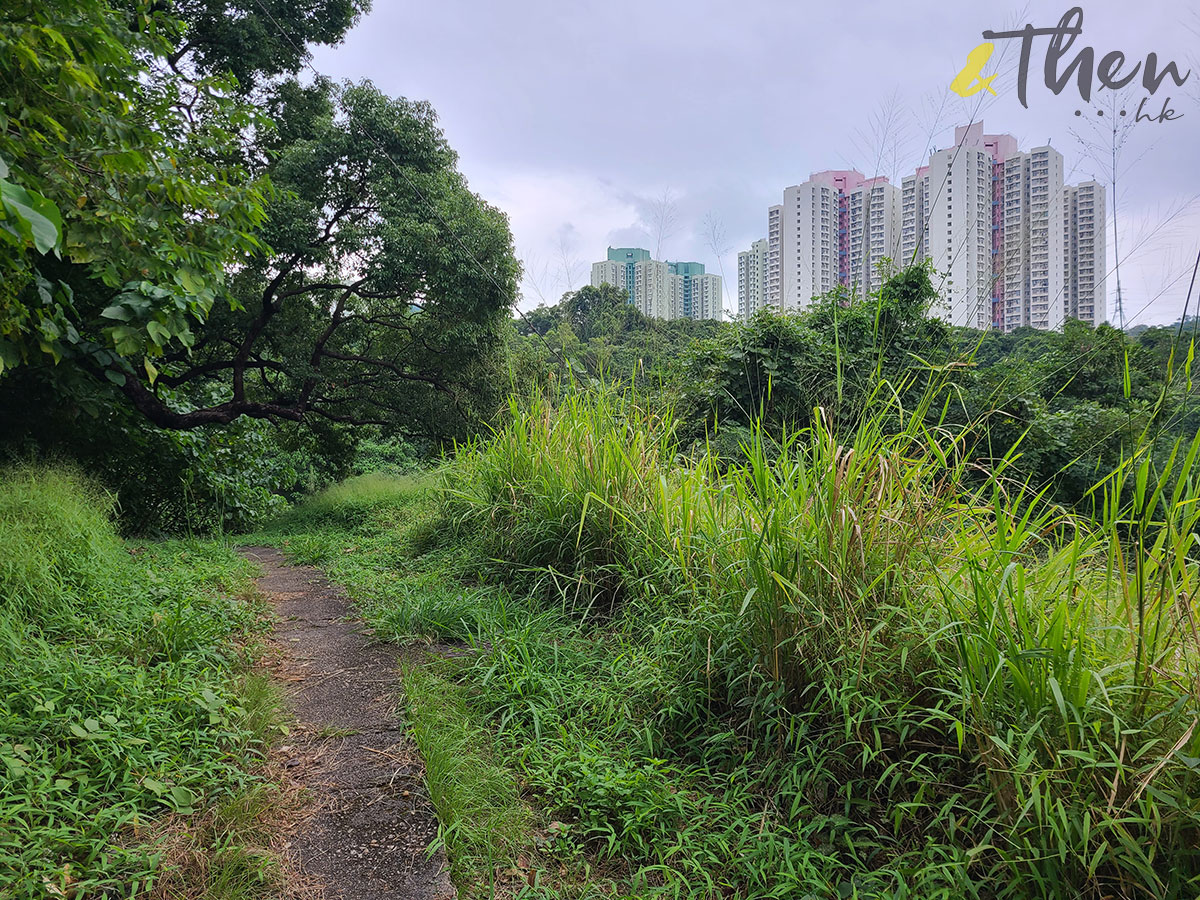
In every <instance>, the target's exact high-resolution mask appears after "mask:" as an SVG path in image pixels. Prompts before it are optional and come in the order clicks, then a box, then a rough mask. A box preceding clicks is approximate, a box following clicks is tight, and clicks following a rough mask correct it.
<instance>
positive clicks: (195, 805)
mask: <svg viewBox="0 0 1200 900" xmlns="http://www.w3.org/2000/svg"><path fill="white" fill-rule="evenodd" d="M110 512H111V497H110V496H109V495H107V494H105V493H104V492H103V491H100V490H98V489H97V488H95V487H94V486H92V485H90V484H89V483H87V482H86V481H85V480H83V479H82V478H81V477H80V476H78V475H77V474H74V473H72V472H70V471H69V470H56V469H42V468H21V469H16V470H9V471H6V472H4V473H3V475H2V476H0V545H2V546H3V547H4V553H3V554H2V555H0V896H2V897H6V898H14V900H16V898H25V897H47V896H53V897H76V896H84V897H93V896H113V895H119V896H130V895H131V894H132V893H136V892H138V891H150V892H154V891H157V890H159V889H160V888H162V887H164V886H167V885H170V884H171V883H172V882H173V881H175V880H177V879H178V878H179V877H180V876H179V871H178V870H179V868H180V866H181V865H184V864H186V863H188V861H189V859H192V862H193V864H194V862H195V860H194V858H195V857H202V861H203V863H204V865H202V866H196V868H198V869H199V871H201V872H202V873H203V876H202V877H196V876H195V873H191V875H192V876H193V877H192V878H191V880H190V881H189V882H188V885H187V887H188V889H189V890H196V889H201V888H204V887H205V886H206V885H208V886H209V887H212V886H216V885H222V886H223V890H224V891H225V893H222V894H220V896H225V897H231V898H233V897H250V896H269V895H270V892H271V891H272V890H273V888H274V886H275V880H276V878H277V875H278V872H277V870H276V864H275V863H274V861H273V860H272V858H271V857H269V856H268V855H266V854H265V853H262V852H260V851H259V850H258V849H257V845H256V844H255V843H254V837H253V834H252V832H253V830H254V827H255V817H256V816H257V815H258V814H259V813H261V812H262V811H263V810H264V809H265V808H266V805H268V804H269V802H270V799H271V795H270V791H269V790H268V789H267V788H266V787H265V786H264V785H261V784H259V780H258V778H257V776H255V774H254V773H253V770H254V768H255V761H256V760H260V759H261V758H262V755H263V751H264V749H265V747H266V746H267V742H268V741H269V739H270V738H271V737H272V736H273V729H274V727H275V714H274V703H275V701H274V700H273V693H272V691H271V690H270V689H269V687H268V686H267V685H266V684H265V683H264V682H262V681H261V680H260V679H257V678H255V677H252V676H250V675H249V674H248V672H247V670H246V662H247V661H248V657H247V653H248V648H250V647H251V646H252V644H253V640H252V639H253V637H254V635H255V633H256V632H257V630H258V615H257V611H256V608H255V606H254V605H253V604H252V603H249V602H247V601H245V600H235V599H232V596H231V594H233V593H242V592H244V591H245V590H246V589H247V587H248V575H249V574H250V573H249V568H250V567H249V566H248V565H247V564H246V563H245V562H244V561H243V560H241V558H240V557H238V556H237V554H236V553H235V552H234V551H233V550H232V548H230V547H228V546H225V545H221V544H217V543H212V542H207V543H199V542H175V543H165V544H157V545H154V546H149V547H143V546H137V545H132V544H129V545H127V544H124V543H122V542H121V540H120V539H119V538H118V537H117V535H116V533H115V531H114V530H113V526H112V523H111V521H110V519H109V513H110ZM164 817H166V818H165V819H164ZM176 817H189V818H188V821H189V822H192V823H193V826H194V827H195V828H197V829H201V830H204V832H205V833H204V835H203V836H199V835H192V834H190V833H189V832H188V826H185V825H183V824H179V825H177V826H175V827H174V828H172V827H170V822H171V819H173V818H176ZM156 821H157V824H156ZM193 837H194V838H195V843H196V845H197V846H196V847H195V848H194V849H193V850H191V851H189V852H187V853H185V852H183V851H184V848H183V846H182V843H183V842H185V841H186V840H187V839H190V838H193ZM169 895H170V892H168V893H165V894H162V896H169Z"/></svg>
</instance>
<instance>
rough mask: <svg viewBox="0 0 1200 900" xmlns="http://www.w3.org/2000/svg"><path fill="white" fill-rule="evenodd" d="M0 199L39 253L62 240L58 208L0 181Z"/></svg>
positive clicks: (38, 196)
mask: <svg viewBox="0 0 1200 900" xmlns="http://www.w3.org/2000/svg"><path fill="white" fill-rule="evenodd" d="M0 201H2V202H3V204H4V210H5V212H6V213H7V214H8V215H10V216H12V217H14V218H15V219H17V220H18V222H19V223H22V224H23V226H24V227H22V229H21V230H22V231H23V232H25V233H26V234H27V236H28V237H29V239H30V241H31V242H32V243H33V246H34V247H35V248H36V249H37V251H38V252H39V253H49V252H50V251H51V250H54V249H55V248H56V247H58V245H59V242H60V241H61V240H62V217H61V216H60V215H59V214H58V207H57V206H55V205H54V204H53V203H51V202H50V201H49V200H47V199H46V198H45V197H43V196H42V195H41V194H38V193H36V192H33V191H27V190H25V188H23V187H21V186H19V185H16V184H13V183H11V182H8V181H0Z"/></svg>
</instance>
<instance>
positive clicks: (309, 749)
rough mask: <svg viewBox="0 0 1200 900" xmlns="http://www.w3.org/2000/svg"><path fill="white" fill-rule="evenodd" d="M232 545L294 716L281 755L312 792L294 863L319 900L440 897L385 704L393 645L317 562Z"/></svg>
mask: <svg viewBox="0 0 1200 900" xmlns="http://www.w3.org/2000/svg"><path fill="white" fill-rule="evenodd" d="M242 552H243V553H244V555H245V556H246V557H247V558H249V559H250V560H252V561H254V562H256V563H258V564H259V565H260V566H262V570H263V575H262V577H261V578H259V579H258V587H259V589H260V590H261V591H262V592H263V594H264V595H266V597H267V599H268V600H269V601H270V602H271V604H272V606H273V607H274V609H275V613H276V616H277V622H276V624H275V632H274V640H275V642H276V644H277V646H278V647H279V649H280V654H281V661H280V665H279V670H278V672H277V676H278V677H279V678H280V679H281V680H282V681H283V682H284V685H285V687H286V689H287V693H288V695H289V697H290V700H291V704H292V709H293V711H294V713H295V715H296V717H297V720H298V725H297V728H296V729H295V731H294V732H293V733H292V734H291V735H289V736H288V738H286V739H285V741H284V742H283V746H282V747H281V748H280V750H281V751H282V752H283V753H284V763H283V764H284V766H285V767H286V770H287V772H288V774H289V775H290V776H292V777H294V778H296V779H297V780H298V781H299V782H301V783H302V784H304V785H305V786H306V787H307V788H308V789H309V791H311V793H312V794H313V796H314V798H315V801H316V809H315V813H314V814H313V816H312V817H311V819H309V820H308V821H306V822H304V823H302V824H301V825H300V826H298V828H297V831H296V834H295V835H294V837H293V839H292V851H293V852H294V854H295V856H296V858H297V863H298V865H299V868H300V870H301V872H302V873H303V875H304V876H305V877H306V880H311V881H312V882H313V883H314V884H315V885H316V886H318V887H319V888H320V890H321V891H322V893H323V897H324V898H325V900H366V898H371V900H384V898H388V900H452V898H454V897H456V893H455V890H454V888H453V886H452V885H451V883H450V879H449V876H448V871H447V866H446V856H445V852H444V851H441V850H439V851H438V852H437V853H436V854H434V855H433V856H432V857H430V855H429V854H428V852H427V848H428V847H429V845H430V843H431V842H432V841H433V839H434V837H435V836H436V834H437V817H436V815H435V813H434V810H433V806H432V805H431V804H430V802H429V799H428V796H427V794H426V791H425V782H424V764H423V763H422V761H421V758H420V755H419V754H418V753H417V750H416V748H415V747H414V746H413V744H412V740H411V739H410V738H409V737H408V735H406V734H405V732H404V730H403V729H402V728H401V726H400V720H399V717H398V714H397V707H398V704H399V702H400V696H401V695H400V690H401V687H400V683H399V673H398V671H397V669H398V666H397V656H398V652H397V649H396V647H395V646H394V645H388V644H383V643H376V642H374V641H373V640H372V638H371V637H370V635H368V634H366V633H365V631H364V627H363V625H362V623H361V622H359V621H358V620H357V617H356V616H355V615H354V613H353V610H352V609H351V604H350V600H349V599H348V598H347V597H346V595H345V593H344V592H343V591H342V590H340V589H339V588H338V587H337V586H336V585H335V584H333V583H331V582H330V581H328V580H327V579H326V578H325V577H324V576H323V575H322V574H321V572H320V571H318V570H317V569H313V568H308V567H303V566H289V565H288V564H287V562H286V560H285V559H284V557H283V554H281V553H280V552H279V551H278V550H275V549H273V548H270V547H247V548H244V549H243V551H242Z"/></svg>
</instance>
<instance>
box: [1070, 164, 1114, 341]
mask: <svg viewBox="0 0 1200 900" xmlns="http://www.w3.org/2000/svg"><path fill="white" fill-rule="evenodd" d="M1106 208H1107V207H1106V199H1105V190H1104V186H1103V185H1102V184H1098V183H1097V182H1095V181H1085V182H1083V183H1082V184H1078V185H1074V186H1069V187H1067V189H1066V192H1065V194H1064V199H1063V210H1064V218H1063V274H1064V277H1065V278H1066V292H1065V294H1064V298H1063V300H1064V302H1063V316H1064V317H1065V318H1067V319H1080V320H1082V321H1084V322H1087V323H1088V324H1089V325H1093V326H1095V325H1099V324H1100V323H1101V322H1104V321H1105V320H1106V319H1107V318H1108V304H1107V302H1106V294H1105V289H1104V279H1105V264H1106V250H1107V246H1108V244H1107V241H1106V233H1105V213H1106Z"/></svg>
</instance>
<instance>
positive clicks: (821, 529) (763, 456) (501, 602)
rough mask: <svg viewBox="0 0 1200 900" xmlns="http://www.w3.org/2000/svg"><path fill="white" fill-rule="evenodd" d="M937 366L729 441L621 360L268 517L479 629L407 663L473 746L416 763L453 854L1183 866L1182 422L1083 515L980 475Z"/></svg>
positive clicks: (530, 873)
mask: <svg viewBox="0 0 1200 900" xmlns="http://www.w3.org/2000/svg"><path fill="white" fill-rule="evenodd" d="M948 382H949V379H948V378H944V379H943V381H942V382H940V383H934V384H933V385H931V386H930V388H929V390H928V391H927V392H926V393H925V394H924V395H923V402H921V403H918V405H917V406H916V408H913V409H906V408H905V407H903V406H902V405H901V404H900V402H899V401H898V400H897V399H896V396H897V392H895V391H891V392H888V391H885V389H884V388H885V387H886V385H884V384H881V385H880V388H879V390H878V391H877V393H876V396H875V397H873V398H870V400H871V402H869V403H868V404H866V408H867V409H870V410H873V412H871V413H869V414H868V415H866V416H864V417H863V418H862V419H861V420H860V421H859V422H858V424H857V425H856V426H855V428H854V429H853V430H852V431H851V432H850V433H843V434H842V435H840V436H839V435H835V434H834V433H833V432H832V431H831V429H830V426H829V424H828V421H827V420H826V419H824V418H820V417H818V418H817V419H815V420H814V423H813V424H812V425H811V426H805V427H801V428H793V429H788V430H785V431H783V432H781V433H776V434H775V435H774V436H772V435H771V434H769V433H768V431H767V430H766V429H765V428H763V427H762V426H758V425H755V426H752V427H751V428H750V436H749V439H748V440H747V441H746V442H745V443H744V444H743V446H742V448H741V456H740V459H738V460H736V461H733V462H731V461H730V460H729V459H728V458H727V457H726V456H723V455H717V454H715V453H709V452H705V453H700V454H697V453H696V452H695V451H694V450H693V451H692V452H691V453H690V454H689V457H688V458H687V461H686V463H684V462H681V460H682V459H684V457H683V456H681V451H682V449H683V447H682V446H681V444H680V442H679V437H678V423H677V421H676V420H675V417H674V414H673V412H672V411H671V410H670V409H669V408H665V407H663V406H661V405H659V404H646V403H644V402H642V401H639V400H638V399H637V398H636V396H634V395H630V394H620V393H615V392H612V391H605V390H599V391H595V390H587V391H582V392H575V393H568V394H567V395H565V396H561V397H557V398H556V399H554V400H553V401H551V400H548V399H546V398H545V397H544V396H541V395H535V396H534V397H533V398H532V399H531V400H530V401H529V402H528V403H527V404H525V405H519V404H516V403H514V406H513V408H512V415H511V416H510V421H509V424H508V425H507V426H506V427H505V428H504V429H502V430H501V431H499V432H498V433H497V434H496V435H494V436H493V437H492V438H491V439H490V440H488V441H487V442H485V443H481V444H478V445H475V446H473V447H471V448H468V449H466V450H465V451H464V452H462V453H460V454H459V456H458V457H457V459H456V460H455V461H454V462H453V463H451V464H450V465H449V467H448V468H447V469H446V471H445V473H444V475H443V476H442V477H441V480H440V482H439V483H438V485H437V486H434V487H429V486H425V487H421V486H420V484H419V483H414V482H411V481H408V482H395V481H388V480H381V479H374V480H366V481H357V482H349V483H347V485H345V486H344V487H342V488H339V489H337V490H336V491H333V492H327V493H326V494H323V495H321V496H319V497H318V498H316V499H315V500H314V501H311V502H310V503H309V504H307V505H305V506H302V507H300V508H299V509H298V510H297V511H296V512H295V513H293V514H291V515H290V516H289V517H287V518H285V519H283V520H281V521H280V522H279V523H278V525H277V526H276V530H275V531H274V532H273V533H271V534H270V535H268V537H269V538H270V539H272V540H275V541H277V542H280V543H282V544H283V545H284V546H285V547H287V548H288V549H289V551H290V552H291V553H292V554H293V555H295V557H296V558H297V559H301V560H304V561H308V562H312V563H316V564H319V565H322V566H325V567H326V568H327V569H328V570H329V571H330V572H331V573H333V574H334V575H335V576H336V577H338V578H340V579H342V580H344V581H346V582H347V583H348V584H350V585H351V586H352V588H353V589H354V590H355V592H356V594H357V595H358V597H359V599H360V603H361V605H362V607H363V609H364V610H365V612H366V614H367V615H368V617H369V618H370V619H371V620H372V621H373V622H374V624H375V625H376V627H377V628H379V629H380V630H382V631H384V632H385V633H389V634H392V635H394V636H396V637H408V638H414V637H415V638H425V639H431V640H434V641H438V642H444V641H451V642H465V643H466V645H467V647H469V648H470V649H469V651H467V652H464V651H456V652H452V653H448V654H435V655H434V656H433V657H431V661H430V662H429V663H428V664H427V666H428V668H427V669H425V670H424V671H420V672H417V673H416V674H410V676H409V678H410V683H411V684H413V685H414V690H415V696H414V697H413V698H412V699H410V704H411V705H412V707H413V709H414V710H415V713H416V716H417V719H418V720H419V727H418V734H419V735H420V736H421V739H422V741H423V747H422V749H423V750H425V752H426V754H427V757H428V758H429V759H430V760H431V770H430V780H431V784H433V783H438V782H439V780H443V779H445V777H446V772H445V771H443V770H440V769H439V766H440V765H442V763H439V762H437V761H438V760H449V761H450V762H448V763H446V765H452V766H453V768H452V769H451V770H450V771H451V772H455V771H462V770H465V771H468V772H469V771H483V772H486V773H488V774H487V777H486V779H485V780H484V781H483V783H482V784H480V783H479V781H478V780H477V779H472V778H470V777H464V778H463V779H462V780H461V781H459V782H456V783H457V784H458V785H459V790H458V791H450V792H447V793H443V794H442V795H435V796H438V802H439V812H441V813H442V816H443V821H444V823H447V824H448V825H449V829H448V833H447V836H446V839H447V842H448V844H449V846H450V848H451V850H452V858H453V859H454V860H455V862H456V871H457V874H458V876H459V878H460V881H461V883H462V884H463V885H464V887H467V888H470V887H471V886H472V885H474V886H475V887H477V888H480V889H484V890H486V889H485V887H484V886H486V885H492V884H494V883H496V873H497V872H501V873H507V874H506V875H504V876H503V877H501V878H500V883H503V881H504V880H505V878H508V879H509V880H512V881H514V882H520V883H521V884H524V885H526V886H529V885H532V886H533V887H532V890H533V895H535V896H541V895H545V896H563V895H575V894H580V895H589V894H591V893H593V892H594V893H607V892H611V891H616V892H617V893H620V894H628V895H636V896H649V895H656V894H659V893H663V892H665V893H667V894H670V895H676V896H697V897H709V896H714V895H717V894H723V895H724V894H730V893H732V894H734V895H743V896H811V897H831V898H832V897H847V896H859V897H938V896H942V897H962V896H977V897H985V898H992V897H1021V898H1025V897H1078V896H1084V897H1088V896H1094V897H1106V896H1111V897H1134V896H1155V897H1177V896H1190V895H1191V894H1192V893H1193V892H1195V891H1196V890H1197V884H1198V882H1197V878H1200V859H1197V856H1196V849H1195V848H1196V838H1197V834H1198V832H1197V826H1198V825H1200V822H1198V820H1197V815H1196V812H1195V802H1194V799H1193V798H1194V796H1195V791H1196V776H1197V773H1196V767H1197V762H1196V760H1197V755H1198V754H1197V752H1196V751H1197V742H1198V741H1200V738H1198V737H1197V736H1196V734H1195V725H1194V723H1195V720H1196V713H1197V710H1196V699H1195V690H1194V685H1195V678H1196V675H1197V673H1198V672H1200V669H1198V664H1200V655H1198V654H1200V639H1198V638H1197V635H1196V631H1195V629H1194V625H1193V616H1194V602H1195V592H1196V589H1197V578H1198V577H1200V571H1198V563H1197V558H1196V554H1195V534H1196V526H1197V518H1198V517H1200V508H1198V506H1197V502H1196V497H1197V494H1196V492H1197V484H1196V473H1195V470H1194V467H1195V464H1196V459H1197V454H1198V453H1200V439H1193V440H1192V441H1190V442H1187V441H1184V442H1175V443H1173V444H1172V446H1171V449H1170V450H1169V451H1168V452H1167V453H1166V454H1165V462H1162V463H1159V462H1158V460H1160V459H1163V458H1164V455H1163V454H1155V453H1152V452H1150V448H1149V447H1146V448H1144V450H1143V451H1142V452H1140V453H1137V454H1134V455H1132V456H1131V457H1130V458H1129V459H1128V460H1127V461H1126V462H1125V463H1124V464H1122V465H1120V466H1119V467H1118V468H1117V470H1116V471H1114V472H1113V473H1112V474H1111V475H1110V476H1109V477H1108V478H1106V479H1103V480H1102V481H1101V482H1100V483H1099V484H1098V486H1097V490H1096V492H1095V496H1096V498H1097V503H1096V508H1097V510H1098V512H1097V514H1096V515H1095V516H1094V517H1092V516H1087V517H1085V516H1081V515H1079V514H1077V513H1075V512H1072V511H1070V510H1068V509H1065V508H1063V507H1062V506H1059V505H1056V504H1054V503H1053V502H1051V501H1050V500H1049V499H1048V497H1047V495H1046V493H1045V492H1044V491H1041V492H1038V491H1034V490H1029V489H1027V488H1026V487H1025V486H1024V485H1023V483H1022V482H1021V481H1020V480H1018V479H1016V478H1014V477H1013V470H1012V461H1013V457H1011V456H1010V457H1009V459H1008V460H1007V461H1001V462H1000V463H999V464H998V465H997V467H996V469H995V470H994V471H992V472H990V473H988V474H987V476H986V477H983V478H981V477H980V476H979V473H978V471H977V467H976V465H975V464H974V463H973V461H972V459H971V456H970V454H969V453H968V452H967V450H968V448H969V447H970V446H971V436H970V435H969V434H966V433H964V432H963V431H962V430H960V429H959V428H958V427H957V426H954V425H952V424H947V423H944V422H943V423H942V424H940V425H937V426H936V427H931V426H930V425H929V424H928V422H929V420H930V418H931V416H932V411H933V410H936V409H939V408H944V407H943V405H942V403H941V395H942V393H943V392H945V391H947V390H948V389H949V387H950V385H949V384H948ZM1167 486H1171V487H1169V488H1168V487H1167ZM431 694H432V696H434V697H437V698H439V703H438V704H437V705H435V706H434V707H433V712H432V714H433V715H436V714H437V712H436V710H438V709H441V710H443V711H444V713H445V715H446V716H447V717H448V719H447V720H446V727H445V730H444V731H442V730H439V729H438V728H436V727H434V726H432V725H431V724H430V723H429V717H430V715H431V706H430V700H429V699H428V698H429V696H430V695H431ZM447 697H448V698H450V700H452V701H453V702H448V701H447V702H445V703H444V704H443V703H441V702H440V699H441V698H447ZM463 703H466V704H467V709H468V710H469V713H470V714H473V715H474V716H477V717H482V720H483V721H485V722H487V723H489V724H490V728H491V738H490V740H487V739H484V738H483V737H481V736H480V735H479V734H478V733H477V731H475V730H474V726H463V725H462V724H461V718H462V715H463V706H462V704H463ZM451 720H453V724H452V723H451ZM463 728H468V734H466V735H463V734H462V729H463ZM472 749H473V750H474V752H473V753H472ZM497 759H499V760H501V761H502V762H503V764H504V766H505V767H506V768H507V769H508V771H509V772H510V773H511V774H510V775H509V781H508V784H509V785H513V784H515V785H517V786H519V787H521V788H522V789H523V790H522V799H521V801H517V799H516V798H515V796H514V794H513V791H512V788H511V787H507V788H506V787H505V782H504V780H503V779H501V778H500V777H499V776H498V775H497V774H496V773H495V771H494V769H495V765H496V760H497ZM472 760H473V761H472ZM523 805H529V806H531V807H532V813H526V812H525V811H524V809H523ZM529 814H532V815H533V817H534V818H533V823H534V824H533V825H532V826H531V827H530V828H529V829H528V830H527V832H526V839H525V841H524V842H523V844H522V843H521V842H520V841H518V842H517V843H516V844H515V845H514V842H513V841H514V839H513V830H512V823H513V822H514V821H520V819H521V817H522V816H523V815H529ZM468 815H469V816H472V817H474V821H475V822H476V823H478V822H489V823H493V822H494V823H498V824H496V825H495V826H494V827H491V829H490V831H485V832H484V834H482V835H481V834H479V833H478V831H472V830H470V826H465V827H459V826H458V824H457V823H459V822H461V821H462V820H463V817H464V816H468ZM489 835H490V840H489V839H488V837H489ZM497 858H501V859H504V860H505V861H506V863H507V868H504V867H502V868H500V869H497V868H496V864H495V860H496V859H497Z"/></svg>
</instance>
